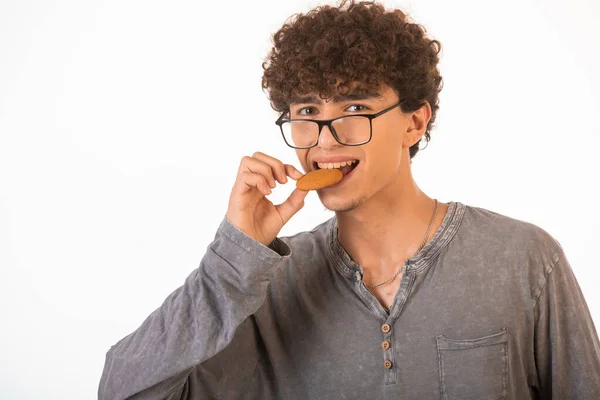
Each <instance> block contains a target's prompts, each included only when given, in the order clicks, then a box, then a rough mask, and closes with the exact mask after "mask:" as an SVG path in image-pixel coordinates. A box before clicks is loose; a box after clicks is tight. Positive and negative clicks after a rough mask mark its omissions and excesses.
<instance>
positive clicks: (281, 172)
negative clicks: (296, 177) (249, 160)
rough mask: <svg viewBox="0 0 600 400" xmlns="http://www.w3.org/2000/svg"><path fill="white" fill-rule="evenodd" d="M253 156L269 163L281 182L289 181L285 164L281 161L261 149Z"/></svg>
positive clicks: (274, 174)
mask: <svg viewBox="0 0 600 400" xmlns="http://www.w3.org/2000/svg"><path fill="white" fill-rule="evenodd" d="M252 157H254V158H256V159H258V160H261V161H263V162H264V163H266V164H268V165H269V166H270V167H271V169H272V170H273V176H274V177H275V178H276V179H277V181H278V182H279V183H281V184H283V183H287V176H286V174H285V168H284V164H283V163H282V162H281V161H279V160H278V159H276V158H274V157H271V156H268V155H266V154H264V153H261V152H260V151H257V152H256V153H254V154H253V155H252Z"/></svg>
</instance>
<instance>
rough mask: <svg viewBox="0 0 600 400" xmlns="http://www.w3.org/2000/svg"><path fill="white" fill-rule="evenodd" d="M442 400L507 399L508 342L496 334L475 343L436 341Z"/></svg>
mask: <svg viewBox="0 0 600 400" xmlns="http://www.w3.org/2000/svg"><path fill="white" fill-rule="evenodd" d="M436 341H437V352H438V360H439V369H440V385H441V392H442V399H443V400H475V399H477V400H502V399H505V398H506V386H507V376H508V340H507V333H506V327H504V328H502V330H501V331H500V332H499V333H495V334H493V335H490V336H485V337H481V338H474V339H448V338H447V337H445V336H443V335H440V336H437V337H436Z"/></svg>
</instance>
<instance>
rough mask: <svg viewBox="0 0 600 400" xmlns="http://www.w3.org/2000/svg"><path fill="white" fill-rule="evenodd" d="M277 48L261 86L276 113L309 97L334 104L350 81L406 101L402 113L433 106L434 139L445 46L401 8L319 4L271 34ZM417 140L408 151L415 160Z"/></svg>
mask: <svg viewBox="0 0 600 400" xmlns="http://www.w3.org/2000/svg"><path fill="white" fill-rule="evenodd" d="M273 45H274V46H273V48H272V49H271V51H270V52H269V54H268V56H267V58H266V59H265V62H264V63H263V65H262V67H263V70H264V73H263V77H262V87H263V89H264V90H266V91H267V93H268V96H269V100H270V102H271V107H272V108H273V109H274V110H276V111H278V112H285V111H288V110H289V105H290V103H291V102H292V100H293V99H295V98H298V97H301V96H302V95H306V94H309V93H319V96H320V97H321V98H323V99H329V98H332V97H333V96H334V94H335V92H337V93H346V92H347V91H348V90H349V87H350V86H349V85H351V84H353V83H357V82H358V83H359V84H360V87H361V88H364V89H367V90H376V89H377V88H379V87H380V86H381V84H385V85H387V86H390V87H391V88H393V89H394V90H395V91H396V92H397V93H398V94H399V95H400V96H401V97H402V98H403V99H404V103H402V105H401V108H402V111H403V112H405V113H408V112H412V111H415V110H418V109H419V108H420V107H421V106H422V105H424V104H425V101H427V102H429V105H430V106H431V111H432V115H431V119H430V120H429V122H428V124H427V128H426V131H425V134H424V137H425V139H426V141H427V142H429V140H430V134H429V132H430V130H431V129H432V127H433V124H434V122H435V116H436V113H437V110H438V109H439V98H438V94H439V92H440V91H441V90H442V86H443V82H442V77H441V75H440V72H439V71H438V68H437V64H438V62H439V56H438V54H439V53H440V51H441V44H440V42H438V41H437V40H431V39H429V38H428V37H427V36H426V29H425V28H424V27H423V26H421V25H419V24H416V23H413V22H411V20H410V17H408V16H407V15H406V14H405V13H404V12H403V11H401V10H399V9H394V10H391V11H386V9H385V8H384V7H383V5H381V4H379V3H377V2H371V1H369V2H358V3H356V2H355V1H354V0H351V1H347V0H343V1H342V2H341V3H340V5H339V6H337V7H333V6H319V7H316V8H314V9H313V10H311V11H309V12H308V13H306V14H295V15H293V16H292V17H290V18H289V19H288V20H287V21H286V22H285V24H284V25H283V26H282V27H281V29H279V30H278V31H277V32H276V33H275V34H274V35H273ZM419 143H420V141H419V142H417V143H416V144H414V145H413V146H412V147H411V148H410V158H411V159H412V158H413V157H414V156H415V155H416V154H417V152H418V151H419Z"/></svg>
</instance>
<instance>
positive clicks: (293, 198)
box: [275, 188, 308, 224]
mask: <svg viewBox="0 0 600 400" xmlns="http://www.w3.org/2000/svg"><path fill="white" fill-rule="evenodd" d="M307 194H308V191H306V190H300V189H297V188H296V189H294V191H293V192H292V193H291V194H290V196H289V197H288V198H287V199H286V200H285V201H284V202H283V203H281V204H279V205H278V206H275V208H276V209H277V212H279V215H280V216H281V219H282V220H283V223H284V224H286V223H287V222H288V221H289V220H290V218H292V217H293V216H294V214H296V213H297V212H298V211H299V210H300V209H301V208H302V207H304V198H305V197H306V195H307Z"/></svg>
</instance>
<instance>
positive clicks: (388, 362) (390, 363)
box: [383, 360, 392, 369]
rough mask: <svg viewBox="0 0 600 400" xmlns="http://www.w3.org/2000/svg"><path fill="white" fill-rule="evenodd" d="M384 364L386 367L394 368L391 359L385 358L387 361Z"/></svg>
mask: <svg viewBox="0 0 600 400" xmlns="http://www.w3.org/2000/svg"><path fill="white" fill-rule="evenodd" d="M383 366H384V367H385V368H386V369H390V368H392V362H391V361H390V360H385V362H384V363H383Z"/></svg>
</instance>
